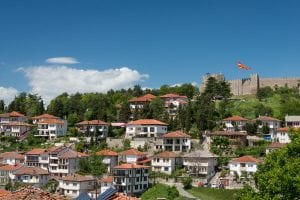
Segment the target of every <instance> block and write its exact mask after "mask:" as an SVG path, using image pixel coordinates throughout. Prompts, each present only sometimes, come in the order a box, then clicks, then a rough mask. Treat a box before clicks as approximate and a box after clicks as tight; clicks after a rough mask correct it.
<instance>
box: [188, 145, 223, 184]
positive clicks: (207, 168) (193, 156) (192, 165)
mask: <svg viewBox="0 0 300 200" xmlns="http://www.w3.org/2000/svg"><path fill="white" fill-rule="evenodd" d="M217 164H218V161H217V156H215V155H213V154H211V153H210V152H208V151H195V152H191V153H189V154H186V155H184V156H183V166H184V167H185V169H186V170H187V171H188V173H189V174H190V175H191V176H196V177H203V178H204V179H206V181H208V180H209V179H210V178H211V177H213V176H214V175H215V173H216V172H215V167H216V166H217Z"/></svg>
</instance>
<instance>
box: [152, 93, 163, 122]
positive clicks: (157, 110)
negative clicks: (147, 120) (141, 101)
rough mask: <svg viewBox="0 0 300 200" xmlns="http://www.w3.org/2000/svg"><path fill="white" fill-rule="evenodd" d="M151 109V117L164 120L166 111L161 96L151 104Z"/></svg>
mask: <svg viewBox="0 0 300 200" xmlns="http://www.w3.org/2000/svg"><path fill="white" fill-rule="evenodd" d="M149 109H150V112H151V118H154V119H157V120H162V119H163V117H164V113H165V106H164V102H163V100H162V99H161V98H159V97H156V98H155V99H153V100H152V101H151V102H150V104H149Z"/></svg>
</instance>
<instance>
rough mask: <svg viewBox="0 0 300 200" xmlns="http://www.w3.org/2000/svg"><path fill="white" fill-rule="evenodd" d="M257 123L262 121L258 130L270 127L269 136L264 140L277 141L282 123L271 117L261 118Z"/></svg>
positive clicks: (257, 119)
mask: <svg viewBox="0 0 300 200" xmlns="http://www.w3.org/2000/svg"><path fill="white" fill-rule="evenodd" d="M256 121H260V122H261V124H260V125H259V126H258V128H259V129H260V130H261V129H262V127H263V126H268V127H269V129H270V131H269V134H266V135H264V139H265V140H268V141H274V140H275V134H276V130H277V129H278V128H280V124H281V121H280V120H279V119H275V118H273V117H269V116H259V117H258V118H256Z"/></svg>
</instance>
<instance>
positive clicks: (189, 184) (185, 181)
mask: <svg viewBox="0 0 300 200" xmlns="http://www.w3.org/2000/svg"><path fill="white" fill-rule="evenodd" d="M192 182H193V179H192V178H191V177H185V178H183V179H182V185H183V188H184V189H185V190H188V189H191V188H192Z"/></svg>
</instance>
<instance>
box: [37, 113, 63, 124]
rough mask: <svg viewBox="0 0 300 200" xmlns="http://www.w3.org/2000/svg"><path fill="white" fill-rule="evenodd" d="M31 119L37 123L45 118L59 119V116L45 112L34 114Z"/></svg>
mask: <svg viewBox="0 0 300 200" xmlns="http://www.w3.org/2000/svg"><path fill="white" fill-rule="evenodd" d="M31 119H32V123H33V124H37V123H38V122H41V121H43V120H48V119H59V117H56V116H53V115H50V114H47V113H45V114H42V115H38V116H34V117H32V118H31Z"/></svg>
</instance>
